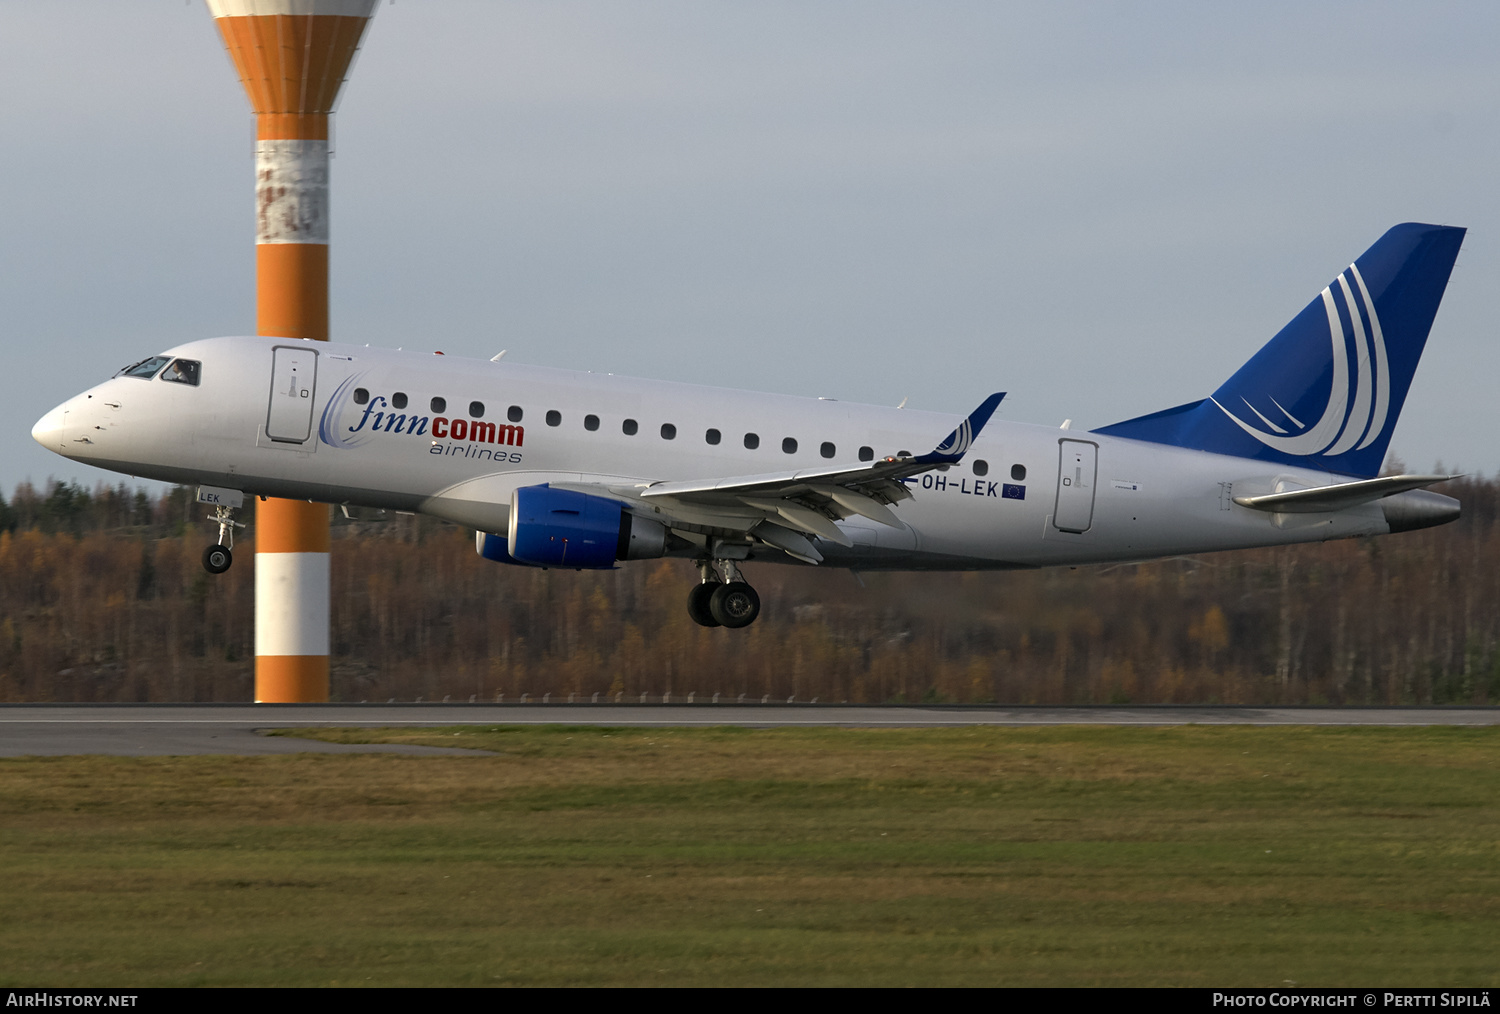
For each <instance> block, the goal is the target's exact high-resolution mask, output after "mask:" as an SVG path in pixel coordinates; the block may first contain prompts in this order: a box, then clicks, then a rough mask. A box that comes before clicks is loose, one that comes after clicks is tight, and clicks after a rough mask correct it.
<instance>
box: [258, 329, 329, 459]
mask: <svg viewBox="0 0 1500 1014" xmlns="http://www.w3.org/2000/svg"><path fill="white" fill-rule="evenodd" d="M272 355H273V356H274V360H273V362H272V365H271V408H270V411H269V413H268V414H267V415H266V436H268V437H270V438H271V439H272V440H275V441H277V442H279V443H289V444H300V443H302V442H303V441H305V440H306V439H307V438H308V437H309V436H311V435H312V416H313V384H314V382H315V381H316V380H317V372H318V354H317V353H316V352H314V351H313V350H312V349H294V348H277V349H274V350H272Z"/></svg>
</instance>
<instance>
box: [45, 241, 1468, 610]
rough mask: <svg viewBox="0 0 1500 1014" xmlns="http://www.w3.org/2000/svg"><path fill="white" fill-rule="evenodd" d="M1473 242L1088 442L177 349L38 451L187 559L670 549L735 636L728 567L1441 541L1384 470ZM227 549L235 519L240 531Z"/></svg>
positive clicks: (1350, 291)
mask: <svg viewBox="0 0 1500 1014" xmlns="http://www.w3.org/2000/svg"><path fill="white" fill-rule="evenodd" d="M1463 237H1464V230H1463V229H1460V228H1452V227H1445V226H1436V225H1422V224H1416V223H1407V224H1404V225H1398V226H1396V227H1395V228H1393V229H1391V230H1390V231H1389V232H1387V233H1386V234H1385V235H1384V236H1382V237H1381V238H1380V239H1379V240H1378V241H1376V243H1375V244H1374V245H1373V246H1371V247H1370V248H1369V249H1368V250H1367V251H1365V253H1364V254H1363V255H1361V256H1360V257H1359V259H1358V260H1356V261H1355V262H1354V263H1353V264H1351V265H1350V266H1349V267H1348V268H1347V269H1345V270H1344V271H1342V272H1340V273H1339V275H1338V276H1337V278H1335V279H1334V280H1333V281H1332V282H1330V283H1329V285H1328V286H1327V287H1325V288H1324V289H1323V290H1322V291H1321V292H1320V293H1319V294H1318V295H1317V296H1316V297H1314V298H1313V300H1312V301H1311V302H1310V303H1309V304H1308V305H1307V307H1306V308H1305V309H1304V310H1303V311H1302V312H1301V313H1299V314H1298V315H1297V316H1296V317H1294V318H1293V319H1292V320H1291V322H1290V323H1288V324H1287V325H1286V326H1285V327H1284V328H1282V330H1281V331H1280V332H1279V333H1277V334H1276V335H1275V337H1273V338H1272V339H1271V340H1270V341H1269V342H1268V343H1267V344H1266V345H1265V346H1264V347H1263V348H1261V349H1260V351H1259V352H1257V353H1256V354H1255V355H1254V356H1253V357H1252V358H1251V359H1250V360H1249V361H1248V362H1247V363H1246V364H1245V365H1244V366H1243V367H1241V368H1240V369H1239V371H1238V372H1236V373H1235V374H1234V375H1233V376H1232V377H1230V378H1229V379H1228V380H1227V381H1225V383H1224V384H1223V385H1222V386H1221V387H1220V388H1219V389H1218V390H1217V391H1215V392H1214V393H1213V394H1212V395H1210V396H1209V397H1207V398H1202V399H1199V400H1196V401H1191V402H1188V403H1186V404H1183V405H1178V406H1176V407H1174V408H1169V409H1166V410H1164V411H1160V412H1155V413H1152V414H1149V415H1144V416H1140V417H1138V418H1134V419H1129V420H1126V421H1124V422H1119V423H1115V424H1114V425H1111V426H1105V427H1102V428H1100V429H1095V430H1092V431H1083V432H1081V431H1075V430H1072V429H1071V428H1069V424H1067V423H1064V425H1063V427H1062V428H1061V429H1056V428H1052V427H1050V426H1039V425H1030V424H1022V423H1013V422H996V423H992V422H991V417H992V416H993V415H994V413H995V410H996V409H997V408H998V406H999V405H1000V403H1001V400H1002V399H1003V397H1004V394H1003V393H998V394H991V395H990V396H989V397H987V398H985V399H984V400H983V401H982V402H981V403H980V404H979V406H978V407H977V408H976V409H974V411H973V412H971V413H969V415H968V416H966V417H962V418H958V417H954V416H952V415H946V414H943V413H936V412H925V411H916V410H911V409H905V408H899V409H897V408H887V407H880V406H872V405H861V404H852V403H846V402H841V401H837V400H834V399H829V398H801V397H789V396H785V395H777V394H756V393H749V392H744V391H737V390H727V389H721V388H714V387H701V386H694V385H688V384H680V383H665V382H660V381H652V380H641V379H633V378H627V377H617V376H613V375H609V374H599V373H586V372H574V371H569V370H561V369H551V368H543V367H537V366H526V365H519V364H516V363H514V362H509V361H503V360H502V359H501V356H503V355H504V353H501V355H500V356H496V357H495V359H493V360H490V361H484V360H481V359H461V358H459V357H456V356H445V355H443V354H442V353H436V354H421V353H416V352H405V351H389V350H382V349H371V348H368V347H365V346H359V345H349V344H340V343H335V342H315V341H310V340H305V339H287V338H276V337H224V338H209V339H205V340H200V341H192V342H188V343H186V344H183V345H179V346H176V347H175V348H170V349H168V350H166V351H165V352H162V353H160V354H158V355H154V356H151V357H148V358H146V359H143V360H140V361H139V362H136V363H134V364H132V365H131V366H128V367H126V368H124V369H122V370H121V371H120V372H119V373H117V374H116V375H115V376H114V377H112V378H111V379H109V380H106V381H105V382H104V383H102V384H99V385H98V386H96V387H93V388H90V389H89V390H87V391H85V392H83V393H82V394H79V395H78V396H76V397H74V398H72V399H69V400H68V401H66V402H64V403H63V404H61V405H59V406H58V407H56V408H54V409H53V410H52V411H50V412H48V413H47V414H46V415H44V416H43V417H42V418H41V419H40V420H39V421H38V422H37V424H36V426H35V427H34V428H33V429H32V436H33V437H34V438H35V439H36V440H37V441H38V442H39V443H40V444H42V446H44V447H47V448H48V449H50V450H53V451H56V452H57V453H59V454H61V455H63V456H64V457H67V458H70V459H72V460H74V461H81V462H87V463H89V464H92V465H98V466H100V467H103V468H107V469H113V470H116V471H120V472H125V473H127V474H130V475H134V476H142V477H145V478H150V479H157V480H161V481H164V482H172V483H180V484H187V485H193V484H196V485H197V486H198V487H199V489H198V499H199V501H200V502H203V503H206V504H209V505H211V506H214V507H215V515H214V517H213V518H211V519H210V520H215V521H218V522H219V539H218V542H217V543H214V544H212V545H210V546H208V547H207V549H206V550H205V551H204V566H205V567H206V568H207V569H208V570H209V571H211V572H214V573H222V572H223V571H224V570H226V569H228V567H229V566H230V564H231V563H232V560H233V556H232V545H233V532H234V528H235V527H236V526H237V525H239V523H238V522H235V521H234V513H235V510H236V508H237V507H239V506H240V505H241V504H242V502H243V497H244V496H245V495H251V496H261V497H283V498H288V499H301V500H310V501H317V502H326V503H329V504H335V505H342V506H344V507H345V508H346V509H348V508H356V507H357V508H377V509H382V510H387V511H402V512H415V513H421V514H427V515H431V516H433V517H437V518H442V519H445V520H447V521H450V522H455V523H457V524H459V525H463V526H467V527H470V528H473V529H474V530H475V549H476V551H477V552H478V553H479V555H480V556H482V557H484V558H485V559H487V560H493V561H497V562H500V563H506V564H514V565H520V566H528V567H558V568H574V569H577V570H587V569H607V568H613V567H615V566H616V565H617V564H618V563H619V562H621V561H629V560H640V559H653V558H660V557H681V558H685V559H690V560H692V561H694V563H696V565H697V569H698V575H699V580H698V583H697V584H696V585H694V586H693V587H692V588H691V590H690V593H689V596H688V612H689V614H690V615H691V617H692V618H693V620H694V621H696V622H697V623H699V624H702V625H704V626H723V627H729V628H738V627H745V626H747V625H749V624H750V623H752V622H753V621H754V620H755V619H756V617H757V615H758V614H759V612H760V600H759V597H758V596H757V595H756V593H755V590H754V588H753V587H752V586H751V585H750V583H749V582H748V581H747V580H746V578H745V574H744V570H743V567H744V565H745V564H746V562H747V561H755V562H757V563H759V562H778V563H796V564H802V565H818V566H833V567H845V568H850V569H852V570H855V571H863V570H1006V569H1019V568H1036V567H1045V566H1057V565H1071V566H1077V565H1081V564H1097V563H1118V562H1135V561H1144V560H1149V559H1153V558H1160V557H1169V556H1179V555H1185V554H1193V553H1202V552H1207V551H1213V550H1226V549H1241V548H1249V547H1259V546H1275V545H1283V544H1290V543H1304V542H1319V541H1325V540H1329V539H1341V538H1351V537H1356V536H1371V535H1384V534H1387V533H1390V532H1402V531H1409V530H1413V529H1418V528H1425V527H1430V526H1433V525H1440V524H1445V523H1447V522H1450V521H1453V520H1455V519H1456V518H1458V517H1459V514H1460V510H1461V507H1460V504H1459V502H1458V501H1457V500H1455V499H1453V498H1451V497H1447V496H1443V495H1441V494H1438V493H1435V492H1432V491H1431V490H1428V489H1426V488H1425V487H1427V486H1430V485H1432V484H1434V483H1439V482H1443V481H1445V480H1448V479H1451V478H1456V476H1451V475H1427V474H1403V475H1389V476H1380V475H1379V472H1380V469H1381V465H1382V463H1383V462H1384V460H1385V455H1386V449H1387V447H1388V445H1389V444H1390V440H1391V434H1392V431H1393V430H1394V428H1395V425H1396V421H1397V418H1398V417H1399V415H1400V413H1401V408H1402V405H1403V403H1404V401H1405V399H1406V394H1407V390H1408V388H1409V387H1410V385H1411V380H1412V376H1413V374H1414V373H1415V371H1416V368H1417V361H1418V359H1419V358H1420V356H1421V354H1422V350H1423V347H1424V346H1425V344H1426V341H1427V336H1428V332H1429V330H1430V329H1431V326H1432V322H1433V320H1434V318H1435V316H1436V314H1437V309H1438V304H1439V303H1440V301H1441V300H1442V296H1443V292H1444V289H1445V288H1446V286H1447V283H1448V278H1449V275H1450V273H1451V271H1452V268H1453V264H1454V261H1455V260H1456V258H1457V256H1458V250H1459V247H1460V245H1461V244H1462V242H1463ZM241 527H242V526H241Z"/></svg>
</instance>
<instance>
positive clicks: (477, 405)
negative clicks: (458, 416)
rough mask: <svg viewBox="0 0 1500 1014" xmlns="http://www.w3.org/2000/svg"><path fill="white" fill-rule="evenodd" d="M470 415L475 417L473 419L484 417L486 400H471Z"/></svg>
mask: <svg viewBox="0 0 1500 1014" xmlns="http://www.w3.org/2000/svg"><path fill="white" fill-rule="evenodd" d="M469 416H470V418H473V419H483V418H484V402H482V401H471V402H469Z"/></svg>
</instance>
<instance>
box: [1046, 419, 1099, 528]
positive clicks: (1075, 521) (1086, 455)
mask: <svg viewBox="0 0 1500 1014" xmlns="http://www.w3.org/2000/svg"><path fill="white" fill-rule="evenodd" d="M1058 444H1059V445H1060V448H1061V450H1060V455H1061V460H1060V467H1059V469H1058V475H1057V507H1056V509H1054V510H1053V512H1052V524H1053V525H1054V526H1055V527H1056V528H1057V529H1058V530H1059V531H1064V532H1086V531H1088V530H1089V526H1090V525H1092V524H1093V523H1094V480H1095V477H1096V476H1097V475H1098V472H1099V445H1098V444H1094V443H1090V442H1088V441H1086V440H1060V441H1058Z"/></svg>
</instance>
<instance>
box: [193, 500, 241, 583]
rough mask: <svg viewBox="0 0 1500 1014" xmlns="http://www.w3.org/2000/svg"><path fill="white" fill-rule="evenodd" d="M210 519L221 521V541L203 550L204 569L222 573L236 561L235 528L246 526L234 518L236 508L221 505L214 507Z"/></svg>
mask: <svg viewBox="0 0 1500 1014" xmlns="http://www.w3.org/2000/svg"><path fill="white" fill-rule="evenodd" d="M208 520H210V521H217V522H218V523H219V541H218V542H216V543H214V544H213V545H212V546H209V547H208V548H207V549H205V550H204V551H203V569H204V570H206V571H208V572H209V573H210V574H222V573H224V572H225V571H226V570H228V569H229V565H230V564H232V563H234V553H233V551H232V550H233V549H234V530H235V529H236V528H244V527H245V526H244V524H243V523H242V522H239V521H236V520H235V519H234V508H233V507H225V506H223V505H220V506H218V507H215V508H214V512H213V514H211V515H209V518H208Z"/></svg>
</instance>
